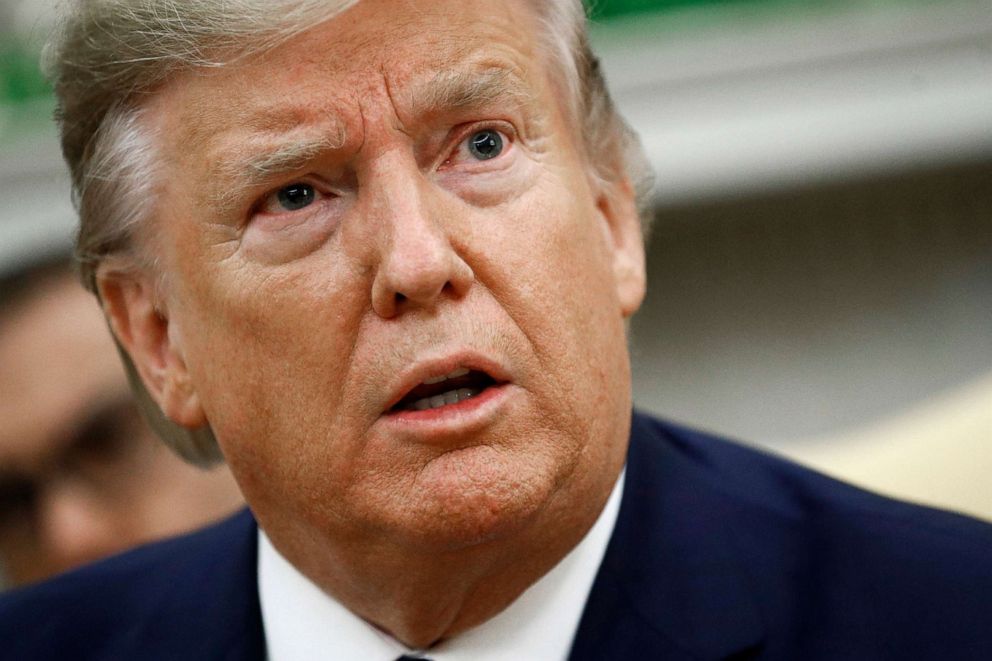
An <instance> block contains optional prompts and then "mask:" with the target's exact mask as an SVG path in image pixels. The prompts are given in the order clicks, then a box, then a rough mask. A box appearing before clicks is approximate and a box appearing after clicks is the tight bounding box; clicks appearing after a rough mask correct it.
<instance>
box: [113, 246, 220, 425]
mask: <svg viewBox="0 0 992 661" xmlns="http://www.w3.org/2000/svg"><path fill="white" fill-rule="evenodd" d="M96 282H97V291H98V294H99V296H100V300H101V302H102V304H103V308H104V313H105V314H106V316H107V319H108V321H109V322H110V327H111V330H112V332H113V333H114V335H115V336H116V338H117V341H118V342H119V343H120V344H121V346H122V347H123V348H124V350H125V351H126V352H127V354H128V356H130V358H131V362H132V363H134V366H135V369H136V370H137V372H138V374H139V375H140V377H141V380H142V382H143V383H144V385H145V389H146V390H147V391H148V393H149V394H150V395H151V397H152V399H154V400H155V402H156V403H157V404H158V406H159V408H161V409H162V412H163V413H164V414H165V415H166V417H168V418H169V419H171V420H172V421H173V422H175V423H177V424H179V425H182V426H183V427H187V428H189V429H195V428H199V427H202V426H204V425H205V424H207V420H206V416H205V414H204V412H203V407H202V406H201V404H200V399H199V395H198V394H197V392H196V389H195V388H194V387H193V384H192V383H191V381H190V378H189V371H188V370H187V367H186V361H185V359H184V357H183V352H182V347H181V346H180V343H179V341H178V339H177V335H178V334H177V333H176V329H175V328H172V327H171V326H170V324H171V322H170V319H169V317H168V314H167V312H165V311H163V310H162V309H160V307H159V302H158V300H157V292H156V291H155V283H154V279H153V278H152V276H150V275H148V274H146V273H135V272H133V271H131V270H126V271H125V270H113V269H112V268H111V266H110V265H109V264H102V265H101V266H100V268H99V270H98V272H97V278H96Z"/></svg>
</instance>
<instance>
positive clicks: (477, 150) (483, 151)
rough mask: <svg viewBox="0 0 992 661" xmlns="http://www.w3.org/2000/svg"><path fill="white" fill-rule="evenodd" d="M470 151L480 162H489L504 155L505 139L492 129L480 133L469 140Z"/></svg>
mask: <svg viewBox="0 0 992 661" xmlns="http://www.w3.org/2000/svg"><path fill="white" fill-rule="evenodd" d="M468 151H469V153H470V154H472V156H474V157H475V158H477V159H479V160H480V161H488V160H489V159H491V158H496V157H497V156H499V155H500V154H502V153H503V137H502V136H501V135H500V134H499V133H497V132H496V131H493V130H491V129H486V130H484V131H479V132H477V133H475V134H473V135H472V136H471V137H470V138H469V139H468Z"/></svg>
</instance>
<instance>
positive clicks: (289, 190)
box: [276, 183, 317, 211]
mask: <svg viewBox="0 0 992 661" xmlns="http://www.w3.org/2000/svg"><path fill="white" fill-rule="evenodd" d="M276 199H277V200H278V201H279V206H280V207H282V209H283V210H284V211H299V210H300V209H303V208H305V207H308V206H310V205H311V204H313V202H314V200H316V199H317V192H316V191H315V190H314V189H313V186H311V185H310V184H300V183H297V184H290V185H289V186H285V187H283V188H280V189H279V192H278V193H276Z"/></svg>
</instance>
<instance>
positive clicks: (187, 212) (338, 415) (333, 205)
mask: <svg viewBox="0 0 992 661" xmlns="http://www.w3.org/2000/svg"><path fill="white" fill-rule="evenodd" d="M533 25H534V19H533V16H532V13H531V11H530V9H529V7H528V6H527V5H526V3H524V2H522V1H521V0H500V1H495V2H494V1H492V0H444V1H436V0H431V1H430V2H417V3H414V2H409V1H408V0H395V1H393V0H376V1H374V2H361V3H359V4H358V5H356V6H355V7H353V8H352V9H350V10H348V11H347V12H345V13H343V14H341V15H339V16H337V17H336V18H334V19H332V20H330V21H328V22H326V23H324V24H321V25H319V26H316V27H315V28H314V29H313V30H311V31H309V32H307V33H305V34H303V35H301V36H299V37H296V38H294V39H293V40H291V41H290V42H288V43H286V44H284V45H282V46H280V47H279V48H277V49H275V50H273V51H270V52H268V53H266V54H264V55H262V56H259V57H257V58H254V59H251V60H249V61H246V62H243V63H238V64H237V65H234V66H229V67H227V68H224V69H221V70H217V71H210V72H205V73H197V74H195V75H185V76H182V77H180V78H178V79H177V80H174V81H172V82H171V84H169V85H168V86H166V88H165V89H163V90H162V91H161V92H160V93H159V94H158V95H157V96H156V97H155V98H154V100H153V101H152V102H151V105H150V115H149V120H150V122H151V124H152V125H154V126H155V128H156V129H158V130H159V131H160V135H161V136H163V137H162V142H163V145H164V147H163V151H164V154H163V155H164V158H165V162H166V167H165V171H164V176H163V177H162V181H161V185H160V194H161V196H160V198H159V203H158V206H157V211H158V215H157V218H156V223H155V226H154V232H156V233H157V238H156V241H157V243H156V244H155V245H156V248H157V249H158V250H159V252H160V254H161V256H162V268H163V270H164V271H165V272H166V273H167V274H168V275H167V277H166V285H165V293H164V301H163V302H162V306H163V308H164V316H165V317H166V318H167V320H168V321H167V322H163V323H166V324H167V328H166V329H165V330H164V332H163V333H162V341H163V342H164V343H165V345H166V347H165V349H164V351H162V352H160V353H159V355H165V354H169V355H170V356H172V357H171V358H169V359H166V360H163V361H162V362H161V365H163V366H164V369H165V370H166V371H168V370H170V369H171V370H173V372H181V374H180V376H179V377H177V378H178V380H180V381H182V382H183V383H186V382H187V380H188V384H189V388H188V390H189V391H190V392H191V393H192V394H191V395H190V396H189V397H188V398H187V399H186V400H184V401H185V404H184V405H182V406H172V407H171V408H170V404H168V403H166V410H167V413H171V414H172V415H173V417H174V418H176V419H179V420H182V421H184V422H186V423H187V424H193V423H195V422H196V421H197V419H198V417H199V416H198V414H197V413H196V412H195V411H194V409H197V407H200V406H202V411H203V414H204V415H205V416H206V419H208V420H209V422H210V424H211V426H212V427H213V429H214V431H215V433H216V435H217V437H218V439H219V442H220V444H221V447H222V449H223V451H224V454H225V455H226V457H227V459H228V461H229V463H230V464H231V467H232V469H233V471H234V472H235V475H236V477H237V479H238V480H239V482H240V483H241V486H242V489H243V490H244V492H245V494H246V497H247V499H248V501H249V503H250V504H251V505H252V507H253V509H254V510H255V513H256V515H257V516H258V518H259V520H260V522H261V523H262V525H263V526H264V527H266V528H267V530H268V531H269V534H270V536H272V537H273V539H274V540H275V541H276V542H277V544H279V542H280V541H281V540H287V539H294V540H295V542H293V543H296V544H303V545H304V546H306V545H307V544H311V543H313V542H316V543H317V544H320V543H323V542H326V541H327V540H329V539H334V540H335V541H336V542H337V543H338V544H340V543H342V540H361V541H362V542H363V543H366V542H367V541H368V540H369V539H377V538H378V539H383V540H389V541H391V542H399V543H401V544H409V545H411V547H418V548H435V549H450V548H460V547H462V546H464V545H473V544H478V543H480V542H484V541H486V540H492V539H499V538H501V536H503V535H507V534H510V533H512V532H513V531H519V530H520V529H521V528H522V527H525V526H527V525H532V524H534V522H535V521H538V520H544V519H547V518H548V517H551V516H552V515H554V516H556V517H560V518H561V519H562V520H564V521H569V520H572V519H582V520H583V522H584V523H588V516H589V513H590V510H595V511H598V507H599V506H601V505H602V502H603V501H605V498H606V496H607V494H608V492H609V489H610V487H611V486H612V483H613V481H614V479H615V477H616V475H617V472H618V471H619V468H620V466H621V464H622V462H623V457H624V453H625V443H626V435H627V429H628V426H627V425H628V420H629V414H630V392H629V373H628V360H627V354H626V345H625V336H624V325H623V320H624V317H625V316H627V315H629V314H630V313H632V312H633V311H634V310H635V309H636V308H637V306H638V305H639V303H640V299H641V296H642V294H643V276H642V272H641V270H640V269H639V266H638V265H639V264H640V262H641V246H640V242H639V228H638V225H637V219H636V214H635V212H634V210H633V205H632V202H631V200H630V197H629V195H628V194H626V193H624V192H623V191H620V192H618V193H617V194H616V196H615V199H613V201H610V200H607V199H606V197H605V195H604V194H603V193H602V192H600V191H597V190H595V189H593V187H592V185H591V183H590V178H589V169H588V168H587V166H586V164H585V163H584V160H583V158H584V157H583V155H582V150H581V148H580V142H579V140H580V138H581V136H579V135H578V134H577V131H576V130H574V129H572V128H570V126H569V121H568V120H567V118H566V115H565V113H564V111H563V108H564V105H565V104H564V101H563V100H562V99H561V98H559V97H558V96H557V95H556V88H555V87H554V86H553V84H552V82H551V81H552V80H553V78H554V76H555V75H556V74H554V73H553V71H552V70H551V69H549V67H548V65H547V63H546V61H545V59H544V57H543V56H542V55H541V54H540V53H539V52H538V51H537V50H536V49H535V43H536V40H535V32H534V29H533ZM632 237H634V238H632ZM631 264H633V265H634V266H633V267H631V268H625V266H624V265H627V266H629V265H631ZM170 366H171V367H170ZM445 376H449V377H452V378H451V379H450V380H449V381H448V382H444V381H441V379H442V377H445ZM438 381H440V383H437V382H438ZM153 390H154V388H153ZM180 390H181V389H180ZM165 399H168V398H165ZM169 401H174V399H173V400H169ZM190 402H192V404H191V403H190ZM452 402H454V403H452ZM191 411H192V412H191ZM594 513H595V512H593V514H594ZM541 517H544V519H542V518H541ZM301 540H309V541H301Z"/></svg>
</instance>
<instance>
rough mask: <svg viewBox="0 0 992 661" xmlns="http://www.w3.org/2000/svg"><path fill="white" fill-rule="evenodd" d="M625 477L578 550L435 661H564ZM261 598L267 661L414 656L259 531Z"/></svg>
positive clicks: (432, 653) (384, 660)
mask: <svg viewBox="0 0 992 661" xmlns="http://www.w3.org/2000/svg"><path fill="white" fill-rule="evenodd" d="M623 481H624V474H623V473H621V474H620V477H619V479H617V482H616V484H615V485H614V487H613V492H612V493H611V494H610V497H609V500H607V502H606V506H605V507H604V508H603V511H602V512H601V513H600V515H599V518H598V519H597V520H596V523H595V524H593V527H592V528H591V529H590V530H589V532H588V533H587V534H586V536H585V537H584V538H583V539H582V541H581V542H579V544H578V545H577V546H576V547H575V548H574V549H572V550H571V551H570V552H569V554H568V555H566V556H565V557H564V558H563V559H562V560H561V562H559V563H558V564H557V565H556V566H555V567H554V568H553V569H552V570H551V571H550V572H548V573H547V574H545V575H544V576H543V577H542V578H541V579H540V580H539V581H537V582H536V583H534V584H533V585H532V586H530V587H529V588H528V589H527V590H526V591H525V592H524V593H523V594H522V595H520V597H518V598H517V600H516V601H514V602H513V603H512V604H510V605H509V606H508V607H507V608H506V609H505V610H503V611H502V612H501V613H499V614H498V615H496V616H495V617H493V618H492V619H490V620H489V621H487V622H484V623H483V624H481V625H479V626H478V627H476V628H474V629H470V630H469V631H466V632H464V633H462V634H460V635H458V636H456V637H454V638H452V639H450V640H446V641H444V642H443V643H441V644H440V645H438V646H436V647H434V648H431V649H430V650H429V651H428V652H426V654H427V655H428V656H429V657H430V658H431V659H434V661H470V660H471V661H496V660H497V659H499V660H500V661H502V660H503V659H514V658H515V659H542V660H544V659H565V658H566V657H567V656H568V652H569V649H570V648H571V645H572V639H573V637H574V636H575V632H576V630H577V629H578V626H579V620H580V619H581V617H582V610H583V608H584V606H585V603H586V600H587V599H588V597H589V591H590V589H591V588H592V584H593V580H594V579H595V578H596V573H597V571H598V570H599V565H600V563H601V562H602V560H603V555H604V554H605V552H606V547H607V544H608V543H609V540H610V536H611V535H612V533H613V528H614V526H615V525H616V521H617V514H618V512H619V510H620V496H621V494H622V493H623ZM258 535H259V540H258V592H259V600H260V602H261V607H262V623H263V626H264V628H265V639H266V646H267V653H268V659H269V661H309V660H310V659H314V660H316V659H320V660H321V661H334V660H335V659H348V660H349V661H353V660H354V659H364V660H365V661H393V660H394V659H396V657H398V656H400V655H401V654H415V653H416V652H417V650H410V649H409V648H407V647H405V646H404V645H403V644H401V643H400V642H398V641H396V640H395V639H393V638H392V637H390V636H388V635H386V634H384V633H382V632H381V631H379V630H378V629H376V628H375V627H373V626H371V625H370V624H368V623H367V622H365V621H364V620H362V619H361V618H359V617H358V616H356V615H354V614H353V613H352V612H351V611H349V610H348V609H347V608H345V607H344V606H342V605H341V604H340V603H338V602H337V601H336V600H334V599H333V598H331V597H330V596H328V595H327V594H325V593H324V592H323V591H322V590H321V589H320V588H318V587H317V586H316V585H315V584H314V583H312V582H311V581H310V579H308V578H306V577H305V576H304V575H303V574H301V573H300V572H299V571H297V569H296V568H295V567H294V566H293V565H292V564H290V563H289V561H287V560H286V559H285V558H283V557H282V555H280V554H279V552H278V551H277V550H276V549H275V547H273V546H272V543H271V542H270V541H269V539H268V537H267V536H266V535H265V533H264V532H263V531H262V530H261V528H259V531H258Z"/></svg>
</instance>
